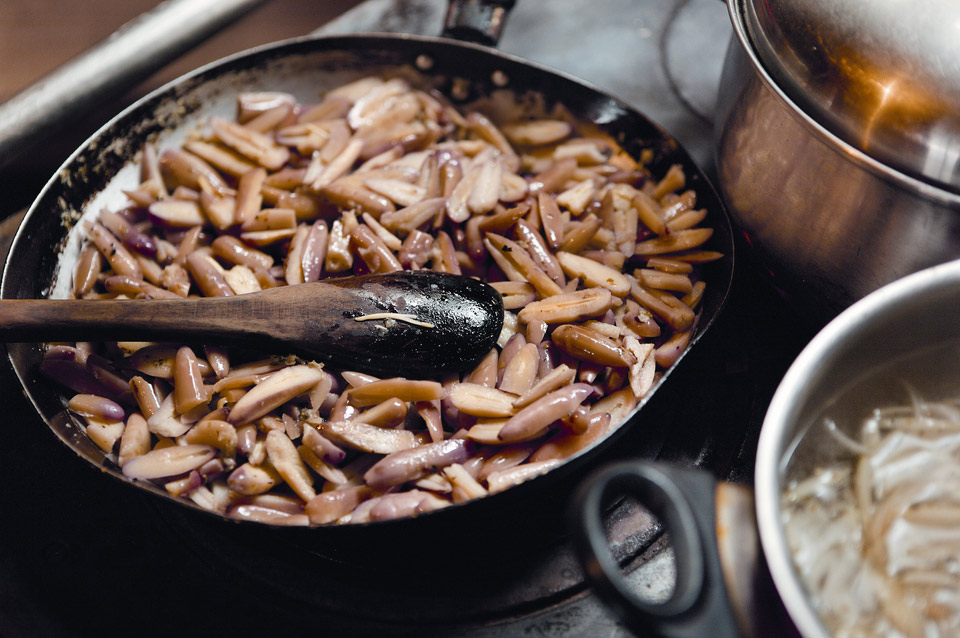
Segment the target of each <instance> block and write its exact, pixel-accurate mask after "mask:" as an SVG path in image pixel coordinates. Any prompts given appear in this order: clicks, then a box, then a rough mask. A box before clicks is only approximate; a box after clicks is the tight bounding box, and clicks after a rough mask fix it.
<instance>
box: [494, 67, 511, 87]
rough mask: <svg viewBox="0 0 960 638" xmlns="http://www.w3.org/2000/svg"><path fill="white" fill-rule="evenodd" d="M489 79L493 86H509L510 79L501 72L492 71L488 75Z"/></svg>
mask: <svg viewBox="0 0 960 638" xmlns="http://www.w3.org/2000/svg"><path fill="white" fill-rule="evenodd" d="M490 79H491V80H492V81H493V85H494V86H500V87H503V86H506V85H508V84H510V77H509V76H508V75H507V74H506V73H504V72H503V71H494V72H493V73H492V74H491V75H490Z"/></svg>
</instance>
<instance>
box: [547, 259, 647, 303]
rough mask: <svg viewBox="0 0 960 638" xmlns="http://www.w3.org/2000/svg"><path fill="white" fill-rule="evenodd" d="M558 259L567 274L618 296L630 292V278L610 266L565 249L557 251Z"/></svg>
mask: <svg viewBox="0 0 960 638" xmlns="http://www.w3.org/2000/svg"><path fill="white" fill-rule="evenodd" d="M557 260H558V261H559V262H560V266H562V267H563V271H564V272H565V273H567V276H569V277H571V278H573V279H582V280H583V281H584V282H585V283H586V284H587V285H588V286H602V287H603V288H606V289H607V290H609V291H610V292H611V293H613V294H614V295H616V296H617V297H625V296H627V294H628V293H629V292H630V280H629V279H627V278H626V277H625V276H624V275H623V273H620V272H618V271H616V270H614V269H613V268H611V267H610V266H605V265H604V264H601V263H600V262H598V261H594V260H592V259H590V258H588V257H582V256H580V255H574V254H573V253H568V252H563V251H561V252H559V253H557Z"/></svg>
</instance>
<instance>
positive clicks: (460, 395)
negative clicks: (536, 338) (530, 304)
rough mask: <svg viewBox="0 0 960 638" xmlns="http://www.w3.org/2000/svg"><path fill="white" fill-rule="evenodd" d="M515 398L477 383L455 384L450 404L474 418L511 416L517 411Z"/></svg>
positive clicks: (452, 387) (451, 388)
mask: <svg viewBox="0 0 960 638" xmlns="http://www.w3.org/2000/svg"><path fill="white" fill-rule="evenodd" d="M533 347H534V348H536V346H533ZM515 398H516V397H515V396H514V395H511V394H509V393H507V392H503V391H502V390H497V389H495V388H488V387H485V386H482V385H478V384H476V383H454V384H453V385H451V386H450V402H451V403H452V404H453V405H454V406H455V407H456V408H457V409H458V410H460V411H461V412H463V413H465V414H470V415H472V416H480V417H501V416H510V415H512V414H513V413H514V412H515V411H516V410H514V408H513V401H514V399H515Z"/></svg>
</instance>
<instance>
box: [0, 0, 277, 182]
mask: <svg viewBox="0 0 960 638" xmlns="http://www.w3.org/2000/svg"><path fill="white" fill-rule="evenodd" d="M264 1H265V0H166V1H165V2H163V3H161V4H159V5H157V6H156V7H155V8H153V9H151V10H150V11H148V12H147V13H144V14H143V15H141V16H139V17H138V18H136V19H134V20H131V21H130V22H128V23H127V24H125V25H123V26H122V27H121V28H120V29H119V30H117V31H116V32H115V33H114V34H113V35H111V36H110V37H109V38H107V39H106V40H104V41H103V42H101V43H100V44H98V45H96V46H94V47H93V48H91V49H89V50H88V51H86V52H84V53H83V54H81V55H79V56H77V57H76V58H74V59H72V60H71V61H69V62H67V63H66V64H64V65H63V66H61V67H60V68H58V69H56V70H55V71H52V72H51V73H50V74H48V75H46V76H45V77H43V78H42V79H40V80H39V81H37V83H35V84H33V85H32V86H30V87H28V88H26V89H24V90H23V91H21V92H20V93H18V94H16V95H15V96H13V97H11V98H10V99H9V100H8V101H6V102H5V103H4V104H3V105H2V106H0V169H5V168H6V167H8V166H9V165H10V164H12V162H13V161H14V159H16V158H17V157H19V156H20V154H21V153H22V152H23V151H25V150H26V149H28V148H30V147H31V145H33V144H36V143H37V142H39V141H42V140H44V139H46V138H47V137H48V136H50V135H53V133H55V132H59V131H61V130H62V129H63V128H64V127H66V126H67V125H68V124H69V123H71V122H73V121H76V119H78V118H79V117H80V116H82V115H84V114H85V113H86V112H87V110H88V109H90V108H92V107H94V106H97V105H99V104H102V103H104V102H106V101H107V100H109V99H110V98H113V97H116V96H118V95H120V94H121V93H122V92H123V91H125V90H127V89H129V88H130V87H132V86H134V85H135V84H136V83H137V82H139V81H142V80H143V79H144V78H146V77H148V76H149V75H150V74H151V73H152V72H154V71H156V70H157V69H160V68H162V67H163V66H164V65H166V64H167V63H169V62H170V61H172V60H174V59H176V58H177V57H179V56H180V55H181V54H183V53H184V52H185V51H187V50H189V49H190V48H192V47H193V46H195V45H196V44H198V43H200V42H202V41H203V40H205V39H206V38H207V37H208V36H210V35H211V34H213V33H215V32H216V31H218V30H220V29H221V28H223V27H225V26H226V25H228V24H230V23H231V22H233V21H235V20H237V19H238V18H240V17H242V16H243V15H245V14H247V13H249V12H250V11H252V10H253V9H254V8H256V7H257V6H259V5H260V4H262V3H263V2H264Z"/></svg>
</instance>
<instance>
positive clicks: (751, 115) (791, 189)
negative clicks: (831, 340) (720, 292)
mask: <svg viewBox="0 0 960 638" xmlns="http://www.w3.org/2000/svg"><path fill="white" fill-rule="evenodd" d="M958 7H960V5H957V4H956V3H955V2H951V1H950V0H935V1H931V2H927V3H923V6H911V7H910V8H909V9H905V8H904V5H903V3H899V2H889V1H886V0H884V1H878V2H868V3H864V2H850V1H846V0H842V1H836V0H829V1H828V0H803V1H800V2H786V1H784V0H769V1H766V2H757V1H756V0H729V1H728V8H729V13H730V17H731V21H732V23H733V27H734V38H733V40H732V42H731V45H730V47H729V51H728V53H727V57H726V60H725V63H724V69H723V74H722V78H721V82H720V89H719V97H718V101H717V106H716V118H715V127H716V129H715V130H716V158H717V172H718V182H719V187H720V189H721V191H722V195H723V196H724V198H725V200H726V202H727V204H728V205H729V207H730V212H731V214H732V216H733V218H734V221H735V222H736V224H737V225H738V226H739V227H740V229H741V230H742V231H743V232H744V234H745V235H746V236H747V237H748V239H749V242H750V244H751V245H752V246H754V247H755V248H756V249H757V250H756V253H757V255H758V256H759V257H760V260H761V261H762V262H763V263H764V264H765V265H766V266H767V267H768V268H769V269H770V270H771V271H772V272H773V274H774V275H775V277H776V280H777V283H778V285H780V286H781V287H782V288H783V289H785V290H786V291H787V292H789V293H790V294H791V295H793V296H794V297H796V298H797V301H798V302H799V303H800V304H801V305H802V306H803V307H805V308H809V311H810V312H812V313H814V314H816V315H818V317H819V318H820V319H823V320H826V319H829V318H830V317H832V316H833V315H835V314H836V313H837V312H839V311H840V310H842V309H843V308H845V307H846V306H848V305H850V304H851V303H853V302H854V301H856V300H857V299H859V298H861V297H863V296H864V295H866V294H867V293H869V292H871V291H872V290H875V289H876V288H879V287H880V286H882V285H883V284H886V283H889V282H890V281H893V280H894V279H897V278H899V277H902V276H904V275H906V274H909V273H911V272H914V271H916V270H919V269H921V268H924V267H927V266H931V265H934V264H937V263H941V262H944V261H947V260H950V259H952V258H955V257H957V256H960V66H958V65H957V64H956V60H957V59H958V57H960V39H958V38H956V33H955V31H956V29H955V24H956V21H957V19H958V17H960V10H958ZM951 30H952V32H951Z"/></svg>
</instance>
